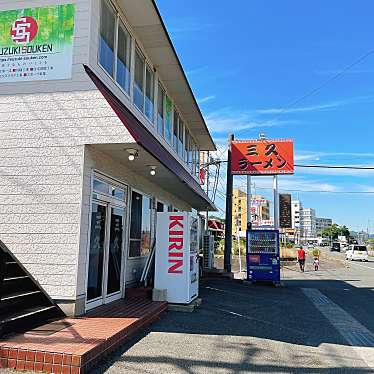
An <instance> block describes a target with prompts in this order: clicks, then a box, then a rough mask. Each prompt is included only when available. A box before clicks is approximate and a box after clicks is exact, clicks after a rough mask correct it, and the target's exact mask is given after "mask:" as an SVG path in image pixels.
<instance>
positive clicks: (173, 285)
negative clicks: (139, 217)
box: [154, 212, 199, 304]
mask: <svg viewBox="0 0 374 374" xmlns="http://www.w3.org/2000/svg"><path fill="white" fill-rule="evenodd" d="M198 239H199V236H198V218H197V217H194V216H193V215H192V214H191V213H188V212H173V213H171V212H168V213H157V229H156V253H155V284H154V287H155V288H156V289H158V290H166V291H167V301H168V302H169V303H178V304H189V303H190V302H191V301H193V300H194V299H196V298H197V296H198V293H199V263H198V261H199V260H198Z"/></svg>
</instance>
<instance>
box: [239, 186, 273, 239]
mask: <svg viewBox="0 0 374 374" xmlns="http://www.w3.org/2000/svg"><path fill="white" fill-rule="evenodd" d="M232 204H233V209H232V232H233V235H236V233H237V230H238V231H239V232H241V233H244V234H243V235H245V231H246V229H247V193H246V192H243V191H241V190H240V189H238V188H234V190H233V199H232ZM269 206H270V202H269V200H267V199H265V197H264V196H261V195H252V196H251V222H252V224H253V225H254V226H261V225H263V224H264V223H266V225H268V224H269V223H270V221H271V219H270V212H269Z"/></svg>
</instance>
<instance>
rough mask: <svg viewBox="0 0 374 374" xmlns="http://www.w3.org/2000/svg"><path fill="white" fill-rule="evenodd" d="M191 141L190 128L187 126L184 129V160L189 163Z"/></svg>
mask: <svg viewBox="0 0 374 374" xmlns="http://www.w3.org/2000/svg"><path fill="white" fill-rule="evenodd" d="M189 142H190V132H189V131H188V128H187V127H185V129H184V161H185V162H186V164H187V165H188V147H189Z"/></svg>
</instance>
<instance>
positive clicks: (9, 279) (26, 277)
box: [4, 275, 30, 282]
mask: <svg viewBox="0 0 374 374" xmlns="http://www.w3.org/2000/svg"><path fill="white" fill-rule="evenodd" d="M21 279H30V277H29V276H28V275H21V276H18V277H13V278H4V282H10V281H15V280H21Z"/></svg>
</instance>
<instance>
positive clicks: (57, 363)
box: [0, 298, 167, 374]
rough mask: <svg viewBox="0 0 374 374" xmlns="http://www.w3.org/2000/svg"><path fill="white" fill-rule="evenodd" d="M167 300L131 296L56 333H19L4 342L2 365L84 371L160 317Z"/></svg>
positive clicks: (71, 320)
mask: <svg viewBox="0 0 374 374" xmlns="http://www.w3.org/2000/svg"><path fill="white" fill-rule="evenodd" d="M166 309H167V303H164V302H152V301H150V300H147V299H141V298H129V299H125V300H120V301H118V302H115V303H112V304H109V305H105V306H102V307H100V308H98V309H96V310H95V311H94V312H93V313H91V314H88V315H87V316H84V317H81V318H65V319H63V320H61V321H58V322H59V323H66V324H68V327H66V328H63V329H61V330H60V331H57V332H52V334H48V335H42V334H41V333H40V331H35V330H34V331H29V332H26V333H24V334H18V335H15V336H12V337H9V338H6V339H5V340H3V341H1V342H0V356H1V359H0V368H10V369H16V370H28V371H36V372H46V373H55V374H59V373H62V374H78V373H79V374H83V373H87V372H89V371H90V369H91V368H92V367H93V366H94V365H95V364H96V363H97V362H98V361H99V360H100V359H101V358H102V357H103V355H106V354H109V353H110V352H112V351H113V350H115V349H116V348H117V347H118V346H119V345H121V344H123V343H124V342H125V341H126V340H127V339H128V338H130V337H131V336H132V335H134V334H135V333H136V332H137V330H139V329H140V328H143V327H145V326H147V325H149V324H150V323H152V322H154V321H155V320H157V319H158V318H159V317H160V315H161V314H162V313H163V312H164V311H165V310H166Z"/></svg>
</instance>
